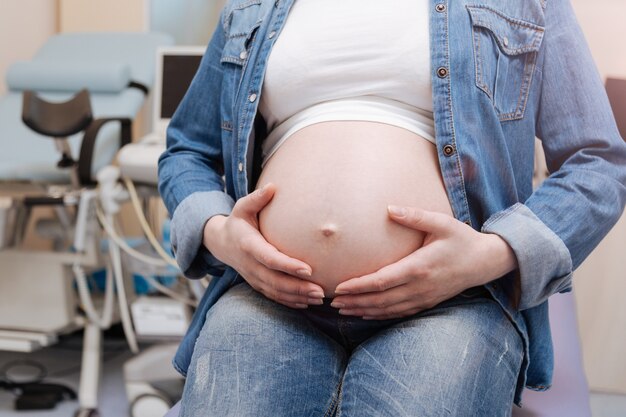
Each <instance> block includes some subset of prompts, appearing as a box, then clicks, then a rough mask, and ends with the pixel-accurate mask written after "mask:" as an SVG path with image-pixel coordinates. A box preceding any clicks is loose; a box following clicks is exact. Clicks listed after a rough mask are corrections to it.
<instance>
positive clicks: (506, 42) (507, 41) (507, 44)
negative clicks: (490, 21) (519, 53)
mask: <svg viewBox="0 0 626 417" xmlns="http://www.w3.org/2000/svg"><path fill="white" fill-rule="evenodd" d="M502 44H503V45H504V46H509V38H507V37H506V36H505V37H504V38H502Z"/></svg>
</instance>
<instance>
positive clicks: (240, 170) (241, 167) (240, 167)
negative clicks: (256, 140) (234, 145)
mask: <svg viewBox="0 0 626 417" xmlns="http://www.w3.org/2000/svg"><path fill="white" fill-rule="evenodd" d="M237 169H239V172H243V162H239V166H238V167H237Z"/></svg>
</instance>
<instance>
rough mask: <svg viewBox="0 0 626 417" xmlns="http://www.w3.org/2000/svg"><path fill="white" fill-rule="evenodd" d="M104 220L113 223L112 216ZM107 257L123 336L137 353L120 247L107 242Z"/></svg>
mask: <svg viewBox="0 0 626 417" xmlns="http://www.w3.org/2000/svg"><path fill="white" fill-rule="evenodd" d="M106 220H107V222H108V223H109V224H111V223H113V215H112V214H107V215H106ZM109 256H110V257H111V263H112V266H113V276H114V278H115V285H116V287H117V299H118V304H119V307H120V317H121V319H122V328H123V329H124V335H125V336H126V341H128V346H129V347H130V351H131V352H133V353H139V346H138V345H137V337H136V335H135V331H134V329H133V322H132V319H131V316H130V309H129V306H128V299H127V298H126V288H125V287H124V277H123V275H122V256H121V254H120V247H119V246H117V244H115V242H113V241H109Z"/></svg>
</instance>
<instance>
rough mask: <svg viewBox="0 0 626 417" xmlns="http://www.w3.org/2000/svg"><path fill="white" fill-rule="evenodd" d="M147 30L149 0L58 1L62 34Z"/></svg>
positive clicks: (173, 0)
mask: <svg viewBox="0 0 626 417" xmlns="http://www.w3.org/2000/svg"><path fill="white" fill-rule="evenodd" d="M175 1H176V0H172V2H175ZM147 28H148V13H147V0H59V30H60V31H61V32H97V31H120V32H142V31H144V30H147Z"/></svg>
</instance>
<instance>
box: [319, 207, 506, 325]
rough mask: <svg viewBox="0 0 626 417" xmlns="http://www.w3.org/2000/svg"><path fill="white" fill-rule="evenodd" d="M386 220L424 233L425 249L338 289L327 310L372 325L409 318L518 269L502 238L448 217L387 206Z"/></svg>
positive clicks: (423, 247) (345, 283)
mask: <svg viewBox="0 0 626 417" xmlns="http://www.w3.org/2000/svg"><path fill="white" fill-rule="evenodd" d="M389 216H390V217H391V219H392V220H394V221H396V222H397V223H400V224H401V225H403V226H406V227H410V228H412V229H415V230H420V231H423V232H425V233H426V237H425V239H424V245H423V246H422V247H420V248H419V249H417V250H416V251H415V252H413V253H411V254H410V255H408V256H406V257H405V258H403V259H401V260H399V261H398V262H395V263H393V264H390V265H388V266H385V267H383V268H381V269H380V270H378V271H376V272H374V273H372V274H369V275H364V276H362V277H358V278H352V279H350V280H348V281H344V282H342V283H341V284H339V285H338V286H337V288H336V290H335V294H336V295H337V296H336V297H335V299H334V300H333V303H332V304H331V305H332V306H333V307H336V308H339V309H340V311H339V312H340V313H341V314H347V315H354V316H362V317H364V318H366V319H377V320H382V319H389V318H398V317H405V316H409V315H412V314H415V313H417V312H419V311H422V310H425V309H428V308H431V307H434V306H435V305H437V304H439V303H440V302H442V301H445V300H447V299H449V298H452V297H454V296H455V295H457V294H459V293H460V292H462V291H464V290H466V289H467V288H470V287H474V286H477V285H482V284H486V283H487V282H490V281H492V280H494V279H496V278H499V277H501V276H502V275H504V274H506V273H507V272H510V271H512V270H513V269H515V268H516V267H517V260H516V258H515V254H514V253H513V250H512V249H511V248H510V246H509V245H508V244H507V243H506V242H505V241H504V240H503V239H502V238H500V237H499V236H498V235H495V234H486V233H481V232H477V231H475V230H474V229H472V228H471V227H470V226H468V225H466V224H465V223H462V222H460V221H458V220H456V219H454V218H453V217H450V216H448V215H445V214H442V213H437V212H432V211H426V210H421V209H418V208H412V207H402V208H401V207H389Z"/></svg>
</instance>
